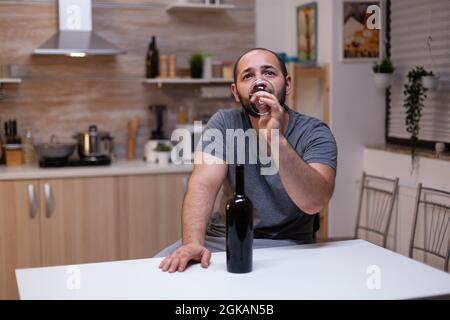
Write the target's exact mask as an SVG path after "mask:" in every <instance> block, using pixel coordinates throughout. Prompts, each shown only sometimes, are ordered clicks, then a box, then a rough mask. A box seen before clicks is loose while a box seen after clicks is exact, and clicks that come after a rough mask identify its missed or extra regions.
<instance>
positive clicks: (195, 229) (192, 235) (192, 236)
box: [182, 178, 217, 245]
mask: <svg viewBox="0 0 450 320" xmlns="http://www.w3.org/2000/svg"><path fill="white" fill-rule="evenodd" d="M198 180H199V179H194V178H191V180H190V181H189V188H188V190H189V191H188V192H187V194H186V197H185V199H184V202H183V208H182V229H183V235H182V242H183V244H187V243H193V242H194V243H199V244H202V245H203V243H204V241H205V233H206V226H207V224H208V220H209V217H210V214H211V212H212V209H213V206H214V201H215V195H216V194H217V192H216V193H215V194H212V193H211V190H210V187H208V186H207V185H206V184H204V183H202V182H201V181H198Z"/></svg>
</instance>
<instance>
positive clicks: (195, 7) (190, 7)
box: [166, 3, 235, 12]
mask: <svg viewBox="0 0 450 320" xmlns="http://www.w3.org/2000/svg"><path fill="white" fill-rule="evenodd" d="M234 8H235V6H234V5H232V4H201V3H172V4H171V5H169V6H168V7H167V8H166V11H172V12H174V11H203V12H221V11H225V10H231V9H234Z"/></svg>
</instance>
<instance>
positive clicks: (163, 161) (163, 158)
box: [156, 151, 171, 166]
mask: <svg viewBox="0 0 450 320" xmlns="http://www.w3.org/2000/svg"><path fill="white" fill-rule="evenodd" d="M170 154H171V153H170V152H167V151H157V152H156V155H157V158H158V164H159V165H162V166H166V165H168V164H169V161H170Z"/></svg>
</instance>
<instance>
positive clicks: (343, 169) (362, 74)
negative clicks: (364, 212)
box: [329, 0, 385, 237]
mask: <svg viewBox="0 0 450 320" xmlns="http://www.w3.org/2000/svg"><path fill="white" fill-rule="evenodd" d="M329 2H331V0H329ZM332 4H333V8H332V12H333V27H332V31H333V36H332V52H333V54H332V60H331V69H332V75H331V128H332V130H333V133H334V135H335V138H336V140H337V143H338V148H339V150H338V152H339V155H338V162H339V163H338V174H337V180H336V189H335V193H334V197H333V199H332V201H331V203H330V220H329V224H330V229H329V233H330V236H332V237H336V236H338V237H339V236H348V235H352V234H353V228H354V225H355V220H356V206H357V201H358V188H357V187H356V183H355V182H356V180H358V179H360V177H361V174H362V170H363V152H364V146H365V145H367V144H374V143H384V126H385V124H384V114H385V102H384V97H385V95H384V92H383V91H381V90H379V89H377V88H376V87H375V85H374V82H373V77H372V70H371V67H372V63H370V62H369V63H343V62H342V61H341V55H340V54H339V52H340V48H341V46H340V43H341V32H342V27H341V25H342V23H341V21H342V11H343V8H342V0H337V1H336V0H333V1H332Z"/></svg>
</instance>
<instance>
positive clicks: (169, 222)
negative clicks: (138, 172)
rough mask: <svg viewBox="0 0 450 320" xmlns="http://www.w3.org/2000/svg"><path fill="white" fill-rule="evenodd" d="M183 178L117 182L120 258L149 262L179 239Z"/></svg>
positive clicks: (135, 178) (138, 178) (129, 178)
mask: <svg viewBox="0 0 450 320" xmlns="http://www.w3.org/2000/svg"><path fill="white" fill-rule="evenodd" d="M187 180H188V175H187V174H178V173H177V174H161V175H143V176H123V177H120V178H119V190H120V191H119V197H120V201H119V202H120V234H121V239H120V258H121V259H140V258H150V257H152V256H153V255H155V254H156V253H158V252H159V251H160V250H162V249H163V248H165V247H166V246H168V245H170V244H172V243H173V242H175V241H176V240H178V239H180V237H181V206H182V203H183V198H184V194H185V190H186V185H187Z"/></svg>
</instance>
